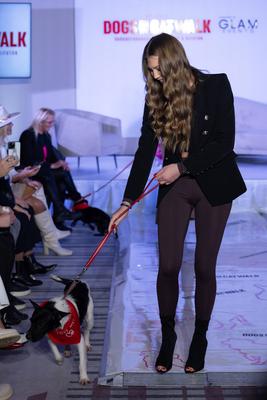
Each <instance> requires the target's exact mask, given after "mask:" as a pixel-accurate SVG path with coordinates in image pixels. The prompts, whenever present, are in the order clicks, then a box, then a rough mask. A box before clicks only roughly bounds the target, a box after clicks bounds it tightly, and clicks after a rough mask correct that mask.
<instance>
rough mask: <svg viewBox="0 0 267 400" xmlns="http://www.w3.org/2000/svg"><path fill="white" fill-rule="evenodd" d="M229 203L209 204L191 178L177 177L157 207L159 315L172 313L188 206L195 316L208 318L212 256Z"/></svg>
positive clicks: (212, 288)
mask: <svg viewBox="0 0 267 400" xmlns="http://www.w3.org/2000/svg"><path fill="white" fill-rule="evenodd" d="M231 206H232V203H228V204H224V205H221V206H215V207H212V206H211V205H210V203H209V202H208V200H207V199H206V197H205V196H204V194H203V193H202V191H201V189H200V187H199V186H198V184H197V182H196V181H195V179H193V178H191V177H181V178H179V179H178V180H177V181H176V182H175V184H174V185H173V187H172V188H171V190H170V191H169V192H168V193H167V194H166V196H165V197H164V198H163V199H162V201H161V203H160V205H159V209H158V240H159V271H158V278H157V295H158V303H159V311H160V314H161V315H175V313H176V307H177V302H178V296H179V286H178V275H179V272H180V269H181V265H182V258H183V248H184V240H185V236H186V232H187V229H188V225H189V220H190V215H191V212H192V209H193V208H194V209H195V226H196V250H195V277H196V289H195V310H196V318H198V319H201V320H209V319H210V316H211V312H212V309H213V305H214V302H215V296H216V274H215V269H216V260H217V255H218V252H219V248H220V244H221V241H222V237H223V233H224V229H225V225H226V222H227V219H228V216H229V214H230V210H231Z"/></svg>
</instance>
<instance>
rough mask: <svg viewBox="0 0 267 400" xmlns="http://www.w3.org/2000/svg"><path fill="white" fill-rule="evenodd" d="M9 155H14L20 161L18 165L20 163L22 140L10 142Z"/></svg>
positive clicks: (8, 146) (8, 145)
mask: <svg viewBox="0 0 267 400" xmlns="http://www.w3.org/2000/svg"><path fill="white" fill-rule="evenodd" d="M7 155H8V156H12V157H14V158H15V159H16V160H17V161H18V164H17V165H16V167H18V166H19V164H20V142H8V144H7Z"/></svg>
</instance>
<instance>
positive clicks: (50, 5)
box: [0, 0, 76, 138]
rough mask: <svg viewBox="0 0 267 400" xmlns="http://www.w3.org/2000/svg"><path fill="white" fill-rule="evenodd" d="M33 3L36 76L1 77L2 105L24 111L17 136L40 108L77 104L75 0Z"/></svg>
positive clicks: (0, 102)
mask: <svg viewBox="0 0 267 400" xmlns="http://www.w3.org/2000/svg"><path fill="white" fill-rule="evenodd" d="M0 2H4V1H0ZM11 2H12V1H11ZM23 2H25V0H24V1H23V0H16V1H14V3H23ZM31 3H32V77H31V78H29V79H0V104H3V105H4V106H5V107H6V108H7V109H8V111H10V112H13V111H21V113H22V114H21V116H20V117H19V118H18V119H16V121H15V125H14V129H13V131H14V134H13V137H14V138H16V137H18V136H19V134H20V133H21V132H22V130H24V129H25V128H26V127H27V126H28V125H29V124H30V122H31V120H32V117H33V113H34V112H35V111H36V110H37V109H38V108H39V107H41V106H47V107H51V108H64V107H70V108H73V107H75V106H76V93H75V90H76V88H75V43H74V0H56V1H54V0H32V1H31Z"/></svg>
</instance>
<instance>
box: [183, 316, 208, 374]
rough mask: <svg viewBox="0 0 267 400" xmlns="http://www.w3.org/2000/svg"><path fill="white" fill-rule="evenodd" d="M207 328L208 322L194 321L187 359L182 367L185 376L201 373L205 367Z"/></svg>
mask: <svg viewBox="0 0 267 400" xmlns="http://www.w3.org/2000/svg"><path fill="white" fill-rule="evenodd" d="M208 326H209V320H208V321H204V320H196V323H195V331H194V335H193V338H192V342H191V345H190V348H189V355H188V359H187V361H186V364H185V367H184V372H185V373H186V374H194V373H196V372H198V371H201V370H202V369H203V368H204V366H205V356H206V351H207V347H208V341H207V338H206V332H207V330H208Z"/></svg>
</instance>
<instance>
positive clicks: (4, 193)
mask: <svg viewBox="0 0 267 400" xmlns="http://www.w3.org/2000/svg"><path fill="white" fill-rule="evenodd" d="M0 205H1V206H3V207H10V208H13V207H15V197H14V194H13V192H12V189H11V186H10V183H9V179H6V178H4V177H2V178H0Z"/></svg>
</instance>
